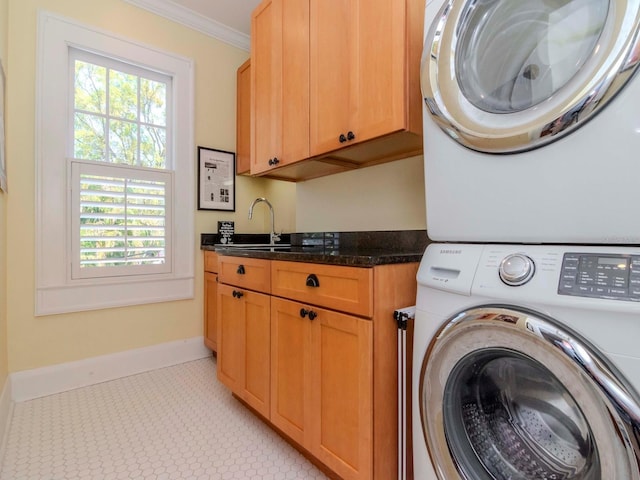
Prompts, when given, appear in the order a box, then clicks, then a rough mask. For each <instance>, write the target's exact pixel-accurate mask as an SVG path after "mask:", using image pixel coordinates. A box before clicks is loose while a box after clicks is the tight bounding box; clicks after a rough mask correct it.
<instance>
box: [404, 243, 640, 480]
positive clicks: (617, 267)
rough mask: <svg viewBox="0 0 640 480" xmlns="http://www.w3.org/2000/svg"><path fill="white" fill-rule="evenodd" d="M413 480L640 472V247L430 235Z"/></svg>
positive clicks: (601, 476)
mask: <svg viewBox="0 0 640 480" xmlns="http://www.w3.org/2000/svg"><path fill="white" fill-rule="evenodd" d="M418 283H419V284H418V298H417V305H416V317H415V328H414V350H413V352H414V353H413V371H412V377H413V380H412V385H413V393H412V428H413V433H412V435H413V465H414V478H416V480H418V479H419V480H540V479H555V480H638V479H640V396H639V395H638V390H640V349H639V348H638V338H640V321H639V319H640V248H628V247H578V246H557V245H552V246H546V245H535V246H528V245H478V244H431V245H429V247H428V248H427V251H426V253H425V255H424V258H423V260H422V263H421V265H420V269H419V272H418Z"/></svg>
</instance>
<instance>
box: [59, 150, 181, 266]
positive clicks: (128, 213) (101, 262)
mask: <svg viewBox="0 0 640 480" xmlns="http://www.w3.org/2000/svg"><path fill="white" fill-rule="evenodd" d="M69 163H70V171H71V179H70V185H71V208H72V212H75V214H74V215H73V216H72V224H73V225H72V232H73V233H72V236H73V238H72V249H73V252H72V256H71V258H72V259H73V260H72V267H71V270H72V278H74V279H81V278H95V277H111V276H118V275H141V274H153V273H165V272H169V271H171V229H170V227H169V226H170V225H171V224H172V222H171V215H172V212H171V201H170V199H171V195H172V189H173V173H172V172H171V171H167V170H156V169H148V168H140V167H131V166H126V165H113V164H109V163H105V162H96V161H89V162H86V161H80V160H75V159H74V160H70V162H69ZM106 266H108V267H109V268H103V267H106Z"/></svg>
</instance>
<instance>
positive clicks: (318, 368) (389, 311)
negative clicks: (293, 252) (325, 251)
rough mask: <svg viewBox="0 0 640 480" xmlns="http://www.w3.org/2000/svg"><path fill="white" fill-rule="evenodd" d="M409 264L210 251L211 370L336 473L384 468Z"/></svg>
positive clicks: (410, 287) (389, 468)
mask: <svg viewBox="0 0 640 480" xmlns="http://www.w3.org/2000/svg"><path fill="white" fill-rule="evenodd" d="M417 269H418V264H417V263H406V264H393V265H379V266H375V267H372V268H364V267H363V268H361V267H347V266H335V265H320V264H316V263H305V262H283V261H277V260H267V259H257V258H247V257H240V256H238V257H234V256H222V257H220V260H219V262H218V275H219V284H218V285H217V289H218V296H217V318H218V338H217V344H218V379H219V380H220V381H222V382H223V383H224V384H225V385H227V386H228V387H229V388H230V389H231V391H232V392H233V393H234V394H235V395H236V396H237V397H238V398H240V399H242V400H243V401H244V402H246V403H247V404H248V405H249V406H250V407H252V408H253V409H254V410H256V411H257V412H258V413H259V414H260V415H262V416H263V417H264V418H265V419H267V420H268V421H269V422H271V424H272V425H273V426H274V427H275V428H277V429H278V430H279V431H280V432H282V433H283V434H284V435H286V436H287V437H289V438H290V439H291V440H292V441H293V442H294V443H295V444H297V445H298V446H299V448H301V449H304V450H305V451H306V452H307V453H308V454H310V455H311V456H312V457H315V458H316V459H317V460H318V461H319V462H321V463H322V464H324V465H325V466H326V467H327V469H328V470H331V471H332V472H334V473H335V475H337V476H339V477H340V478H342V479H344V480H388V479H391V478H394V477H395V476H396V475H397V468H398V450H397V445H398V442H397V438H398V405H397V385H398V383H397V326H396V324H395V322H394V320H393V311H394V309H395V308H399V307H401V306H408V305H412V304H413V303H414V302H415V295H416V285H417V284H416V281H415V276H416V272H417Z"/></svg>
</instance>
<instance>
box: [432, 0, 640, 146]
mask: <svg viewBox="0 0 640 480" xmlns="http://www.w3.org/2000/svg"><path fill="white" fill-rule="evenodd" d="M429 8H436V7H435V6H433V5H432V6H431V7H427V11H428V9H429ZM639 30H640V2H638V1H637V0H554V1H548V0H466V1H453V0H448V1H446V2H445V4H444V6H443V7H442V8H441V9H440V11H439V12H438V14H437V15H436V16H435V19H434V21H433V24H432V25H431V27H430V30H429V31H428V32H427V35H426V36H425V45H424V50H423V57H422V65H421V85H422V92H423V96H424V100H425V104H426V106H427V110H428V112H429V113H430V114H431V117H432V119H433V120H434V121H435V122H436V123H437V124H438V125H439V126H440V127H441V128H442V129H443V130H444V131H445V132H446V133H448V134H449V136H450V137H451V138H453V139H454V140H455V141H457V142H459V143H461V144H462V145H464V146H466V147H468V148H471V149H474V150H478V151H482V152H487V153H514V152H520V151H527V150H530V149H533V148H537V147H540V146H542V145H545V144H547V143H549V142H552V141H554V140H557V139H558V138H561V137H562V136H563V135H565V134H567V133H569V132H571V131H572V130H574V129H575V128H577V127H578V126H580V125H582V124H584V122H585V121H586V120H588V119H589V118H591V117H592V116H593V115H594V114H596V113H597V112H598V111H600V110H601V109H602V108H603V107H604V106H605V105H606V104H607V103H608V102H609V101H610V100H611V99H612V98H613V96H614V95H615V94H616V93H617V92H618V91H619V90H620V89H621V88H622V87H623V86H624V85H625V83H626V82H627V81H628V80H629V79H630V77H631V75H632V74H633V73H634V71H635V69H636V67H637V64H638V60H639V58H640V39H639V37H640V35H639V34H638V32H639Z"/></svg>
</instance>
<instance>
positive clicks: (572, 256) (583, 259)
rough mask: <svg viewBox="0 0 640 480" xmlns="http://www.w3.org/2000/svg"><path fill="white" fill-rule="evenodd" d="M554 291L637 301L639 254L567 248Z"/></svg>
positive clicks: (639, 286)
mask: <svg viewBox="0 0 640 480" xmlns="http://www.w3.org/2000/svg"><path fill="white" fill-rule="evenodd" d="M558 293H559V294H560V295H574V296H579V297H592V298H607V299H614V300H627V301H634V302H640V255H624V254H600V253H599V254H594V253H573V252H571V253H569V252H567V253H565V254H564V257H563V259H562V270H561V273H560V283H559V285H558Z"/></svg>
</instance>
